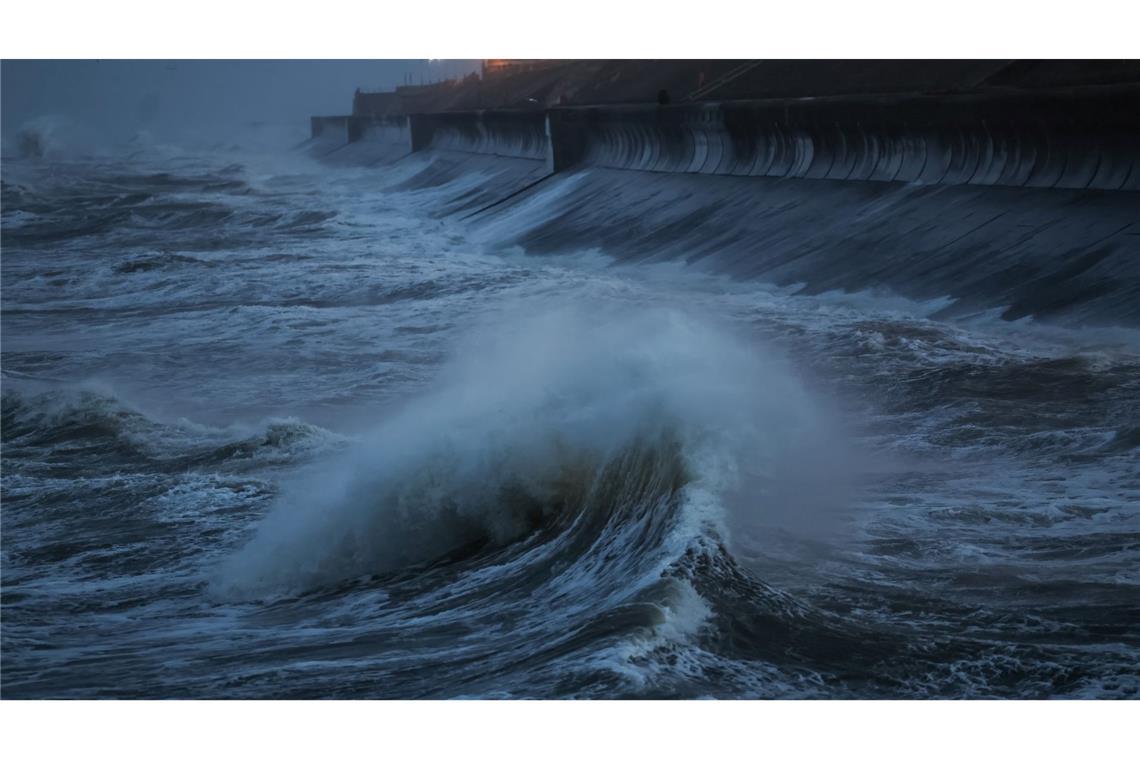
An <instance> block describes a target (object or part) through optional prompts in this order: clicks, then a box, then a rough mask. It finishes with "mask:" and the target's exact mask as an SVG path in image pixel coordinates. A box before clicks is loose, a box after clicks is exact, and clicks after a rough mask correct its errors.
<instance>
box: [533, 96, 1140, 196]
mask: <svg viewBox="0 0 1140 760" xmlns="http://www.w3.org/2000/svg"><path fill="white" fill-rule="evenodd" d="M1136 104H1137V100H1136V98H1135V96H1127V97H1124V96H1121V97H1116V96H1109V95H1104V94H1096V95H1095V96H1091V97H1085V98H1081V97H1072V98H1066V99H1063V100H1058V99H1056V98H1049V97H1021V98H1016V99H1013V98H1000V99H998V98H977V97H971V98H959V99H954V98H910V99H905V100H898V99H893V100H887V99H880V100H873V99H866V98H862V99H859V100H857V101H846V100H821V101H813V100H795V101H763V102H755V103H725V104H709V105H691V106H676V107H668V106H667V107H654V106H637V107H625V108H621V107H612V108H600V107H599V108H570V109H554V110H552V111H551V112H550V133H551V135H552V149H553V157H552V161H553V165H554V168H555V169H556V170H561V169H567V168H571V167H583V166H598V167H607V168H614V169H635V170H640V171H655V172H670V173H689V174H719V175H732V176H764V177H799V178H807V179H840V180H863V181H884V182H919V183H923V184H951V185H960V184H974V185H1002V186H1012V187H1059V188H1080V189H1084V188H1093V189H1104V190H1117V189H1132V190H1135V189H1140V126H1138V125H1140V117H1138V116H1137V112H1136Z"/></svg>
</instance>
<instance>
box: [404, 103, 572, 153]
mask: <svg viewBox="0 0 1140 760" xmlns="http://www.w3.org/2000/svg"><path fill="white" fill-rule="evenodd" d="M411 120H412V150H414V151H420V150H453V151H460V152H463V153H480V154H484V155H491V156H502V157H505V158H523V159H530V160H535V161H549V159H550V138H549V135H548V134H547V129H546V112H545V111H540V110H533V111H456V112H448V113H433V114H418V115H414V116H412V117H411Z"/></svg>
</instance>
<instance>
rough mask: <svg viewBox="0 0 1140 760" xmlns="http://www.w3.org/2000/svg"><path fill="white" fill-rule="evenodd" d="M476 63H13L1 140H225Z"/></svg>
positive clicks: (5, 85)
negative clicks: (41, 121) (35, 123)
mask: <svg viewBox="0 0 1140 760" xmlns="http://www.w3.org/2000/svg"><path fill="white" fill-rule="evenodd" d="M478 65H479V62H478V61H435V62H430V63H429V62H428V61H424V60H399V61H359V60H356V61H303V60H301V61H298V60H293V61H115V60H103V61H13V60H5V61H3V63H2V64H0V75H2V79H3V81H2V90H0V97H2V100H3V103H2V106H3V110H2V120H3V131H4V136H5V139H6V140H7V139H8V138H9V137H11V136H12V134H13V133H14V132H16V131H18V130H19V129H20V128H21V127H22V126H23V125H24V124H26V123H27V122H28V121H29V120H32V119H37V118H40V117H50V118H53V119H58V120H62V121H65V122H66V123H68V126H69V128H71V129H78V130H81V131H83V132H84V133H85V134H90V135H92V136H98V138H108V139H123V138H124V137H129V136H130V135H131V134H133V133H134V132H136V131H138V130H139V129H145V130H146V131H148V132H150V133H151V134H154V135H156V136H160V137H163V138H170V139H178V138H183V137H191V138H193V137H196V136H203V137H207V138H208V137H209V136H211V135H224V134H226V133H228V132H229V130H231V129H234V128H241V127H243V126H248V125H249V124H251V123H252V122H270V123H282V122H288V123H292V122H296V123H297V124H298V125H299V128H301V129H305V130H307V129H308V117H309V116H310V115H321V114H324V115H331V114H341V113H348V112H349V110H350V109H351V104H352V92H353V90H355V89H356V88H357V87H360V88H362V89H390V88H392V87H394V86H396V85H398V84H401V83H402V82H403V81H404V77H405V76H410V77H412V79H413V80H414V81H415V82H416V83H418V82H419V81H420V78H421V77H424V78H425V79H428V80H430V79H434V78H445V77H446V76H449V75H450V76H454V75H457V74H458V75H462V74H463V73H466V72H468V71H474V70H477V69H478Z"/></svg>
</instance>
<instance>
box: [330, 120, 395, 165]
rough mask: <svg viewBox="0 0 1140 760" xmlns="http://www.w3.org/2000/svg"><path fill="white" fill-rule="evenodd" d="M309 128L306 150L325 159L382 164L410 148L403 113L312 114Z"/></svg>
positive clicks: (335, 161)
mask: <svg viewBox="0 0 1140 760" xmlns="http://www.w3.org/2000/svg"><path fill="white" fill-rule="evenodd" d="M311 130H312V131H311V139H310V140H309V142H308V149H309V151H310V153H312V154H313V155H315V156H317V157H319V158H321V159H322V160H325V161H328V162H329V163H335V164H344V165H356V166H369V165H377V164H384V163H390V162H391V161H395V160H398V159H400V158H403V157H404V156H406V155H408V154H409V153H410V152H411V150H412V140H411V127H410V125H409V123H408V118H407V117H406V116H384V117H362V116H314V117H313V118H312V120H311Z"/></svg>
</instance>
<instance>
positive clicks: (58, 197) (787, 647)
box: [0, 150, 1140, 698]
mask: <svg viewBox="0 0 1140 760" xmlns="http://www.w3.org/2000/svg"><path fill="white" fill-rule="evenodd" d="M417 160H418V159H417ZM415 171H417V167H416V164H415V163H414V161H412V160H409V161H403V162H400V163H399V164H396V165H393V166H391V167H388V168H385V169H328V168H322V167H321V166H319V165H317V164H316V163H314V162H312V161H310V160H309V159H307V158H304V157H302V156H296V155H287V154H269V155H252V154H245V153H241V152H235V151H214V152H212V153H209V154H203V155H195V154H187V153H173V152H170V153H161V152H159V151H157V150H150V151H145V152H142V153H139V154H136V155H134V156H132V157H130V158H99V159H95V158H88V159H72V160H63V159H56V160H50V161H24V160H18V159H9V158H7V157H6V158H5V161H4V166H3V199H2V200H3V240H2V243H3V262H2V277H3V281H2V284H3V292H2V295H3V306H2V308H3V314H2V331H3V336H2V337H3V357H2V359H3V421H2V423H3V483H2V484H3V491H2V498H3V513H2V519H3V524H2V530H3V533H2V550H3V566H2V570H3V598H2V603H3V606H2V615H3V617H2V625H0V631H2V655H3V662H2V691H3V696H4V697H7V698H37V697H152V698H154V697H159V698H161V697H213V698H219V697H220V698H230V697H239V698H247V697H248V698H253V697H258V698H291V697H351V698H360V697H367V698H422V697H429V698H444V697H467V698H472V697H481V698H515V697H577V698H608V697H685V698H695V697H720V698H734V697H809V698H810V697H844V698H851V697H1017V698H1026V697H1031V698H1042V697H1097V698H1100V697H1126V698H1135V697H1136V696H1137V688H1138V687H1140V605H1138V602H1140V336H1138V335H1137V333H1136V332H1135V330H1132V329H1125V328H1113V327H1111V326H1107V327H1103V328H1090V327H1083V328H1079V329H1078V328H1074V327H1066V326H1065V325H1064V324H1049V325H1046V324H1037V323H1035V322H1033V321H1032V320H1021V321H1018V322H1012V323H1011V322H1007V321H1003V320H1001V319H999V318H998V316H997V315H998V314H999V313H1000V305H998V306H997V307H995V311H994V313H993V314H980V315H979V314H974V315H973V316H971V317H969V318H968V319H967V318H960V319H957V320H953V319H945V318H942V319H936V318H934V317H933V316H932V315H934V314H936V313H945V312H944V307H945V305H946V304H945V302H944V301H939V302H930V303H918V302H913V301H907V300H904V299H902V298H898V297H892V296H890V295H889V294H885V293H873V292H869V291H868V292H863V293H856V294H839V293H824V294H818V295H804V294H796V292H795V288H790V289H780V288H775V287H771V286H767V285H764V284H762V283H756V282H734V281H730V280H728V279H725V278H722V277H719V276H717V275H716V274H715V273H708V272H705V273H701V272H697V271H694V270H692V269H686V268H684V267H681V266H679V265H669V264H631V265H625V266H614V265H612V261H611V259H609V258H608V257H607V256H606V252H605V251H583V252H581V254H580V255H571V256H556V257H534V256H527V255H526V254H525V252H523V251H518V250H500V247H498V246H496V245H494V241H493V240H491V239H490V238H489V237H488V234H489V233H487V232H486V230H484V232H483V234H482V236H473V235H469V234H468V230H467V228H465V227H464V226H463V224H464V223H462V222H461V221H459V220H457V219H456V218H454V217H450V218H440V217H439V215H438V214H437V213H433V212H435V211H436V210H437V209H438V208H440V204H441V199H442V198H444V197H445V196H446V197H448V198H454V197H457V196H460V195H462V194H463V193H464V192H474V191H475V189H477V188H479V187H480V183H481V182H483V181H484V180H485V177H480V176H478V175H477V174H475V175H473V176H460V177H458V178H455V179H452V180H450V181H449V182H448V183H445V184H443V185H440V186H436V187H428V188H424V189H418V190H409V189H403V190H389V189H386V188H390V187H393V186H400V183H401V181H402V180H403V179H406V177H407V176H408V175H409V174H410V173H412V172H415ZM647 181H648V180H647ZM404 187H407V185H405V186H404ZM535 202H541V199H539V200H538V201H535ZM491 229H493V227H492V228H491Z"/></svg>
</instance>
